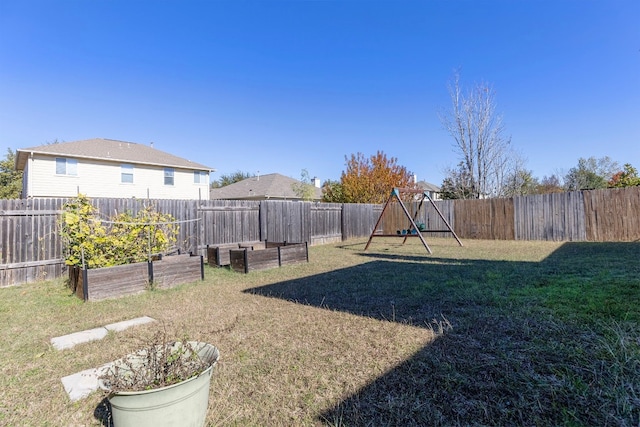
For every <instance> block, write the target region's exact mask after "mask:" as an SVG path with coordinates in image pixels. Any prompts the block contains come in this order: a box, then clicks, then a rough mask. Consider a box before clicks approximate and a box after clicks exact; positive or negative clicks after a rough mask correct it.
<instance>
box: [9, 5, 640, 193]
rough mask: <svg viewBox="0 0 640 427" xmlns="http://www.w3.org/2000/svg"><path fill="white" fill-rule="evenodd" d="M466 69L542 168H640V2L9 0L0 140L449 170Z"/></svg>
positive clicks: (260, 165)
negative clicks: (383, 158) (599, 164)
mask: <svg viewBox="0 0 640 427" xmlns="http://www.w3.org/2000/svg"><path fill="white" fill-rule="evenodd" d="M456 69H460V72H461V78H462V83H463V85H466V86H468V87H470V86H472V85H474V84H476V83H478V82H481V81H484V82H488V83H490V84H491V85H492V86H493V88H494V89H495V92H496V101H497V110H498V111H499V112H500V113H501V114H502V116H503V120H504V124H505V127H506V134H507V135H509V136H511V138H512V144H513V146H514V148H515V149H516V150H518V151H519V152H520V153H521V155H522V156H523V157H524V158H525V159H526V160H527V165H526V166H527V168H528V169H530V170H532V171H533V174H534V176H537V177H542V176H544V175H551V174H553V173H566V171H568V169H569V168H571V167H573V166H575V165H576V164H577V160H578V158H579V157H590V156H595V157H603V156H610V157H611V158H612V159H613V160H616V161H618V162H620V163H621V164H622V163H625V162H630V163H632V164H633V165H634V166H635V167H636V168H639V169H640V1H637V0H608V1H605V0H575V1H573V0H555V1H546V0H509V1H506V0H493V1H482V0H467V1H461V0H449V1H445V0H438V1H436V0H423V1H417V0H395V1H376V0H333V1H332V0H318V1H304V0H289V1H280V0H253V1H243V0H218V1H214V0H212V1H190V0H183V1H177V0H176V1H173V0H154V1H146V0H108V1H105V0H74V1H71V0H48V1H35V0H1V1H0V152H1V153H2V155H3V156H4V155H5V154H6V151H7V148H11V149H13V150H15V149H18V148H26V147H31V146H36V145H41V144H44V143H48V142H53V141H55V140H58V141H76V140H80V139H88V138H94V137H101V138H112V139H119V140H124V141H131V142H137V143H145V144H147V143H150V142H152V141H153V142H154V146H155V148H158V149H161V150H164V151H168V152H170V153H172V154H176V155H178V156H181V157H185V158H187V159H190V160H194V161H197V162H200V163H203V164H205V165H208V166H210V167H212V168H215V169H216V170H217V171H216V172H215V173H214V174H213V175H212V179H214V180H215V179H218V178H219V177H220V176H221V175H225V174H231V173H233V172H235V171H243V172H249V173H260V174H266V173H272V172H277V173H281V174H283V175H286V176H290V177H293V178H300V176H301V172H302V170H303V169H306V170H307V171H308V173H309V174H310V176H317V177H318V178H320V179H321V180H322V181H324V180H326V179H333V180H338V179H339V178H340V174H341V172H342V171H343V170H344V167H345V156H350V155H351V154H352V153H357V152H362V153H363V154H365V155H366V156H370V155H372V154H375V152H376V151H378V150H381V151H383V152H384V153H386V154H387V155H388V156H389V157H396V158H397V159H398V163H399V164H400V165H402V166H405V167H406V168H407V169H408V170H409V171H411V172H413V173H415V174H417V175H418V178H419V179H424V180H427V181H429V182H432V183H435V184H438V185H439V184H440V183H441V182H442V178H443V176H444V170H445V168H447V167H450V166H455V164H457V162H458V158H457V155H456V152H455V151H454V150H453V148H452V142H453V141H452V139H451V137H450V136H448V135H447V133H446V132H445V131H444V130H443V128H442V125H441V123H440V121H439V119H438V112H439V111H441V110H444V109H447V108H448V107H450V100H449V96H448V92H447V83H448V81H449V80H450V79H451V77H452V74H453V71H454V70H456Z"/></svg>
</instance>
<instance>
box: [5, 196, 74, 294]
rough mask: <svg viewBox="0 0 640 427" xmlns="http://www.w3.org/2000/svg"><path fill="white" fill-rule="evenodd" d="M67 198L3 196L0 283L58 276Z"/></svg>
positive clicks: (61, 265) (60, 272)
mask: <svg viewBox="0 0 640 427" xmlns="http://www.w3.org/2000/svg"><path fill="white" fill-rule="evenodd" d="M63 203H64V199H23V200H0V287H4V286H10V285H13V284H16V283H28V282H33V281H37V280H43V279H47V278H55V277H59V276H60V275H61V274H62V270H63V268H64V262H63V256H62V246H61V245H60V243H59V237H58V232H57V229H58V217H59V214H60V212H61V206H62V204H63Z"/></svg>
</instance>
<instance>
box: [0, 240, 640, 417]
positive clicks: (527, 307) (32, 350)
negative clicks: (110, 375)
mask: <svg viewBox="0 0 640 427" xmlns="http://www.w3.org/2000/svg"><path fill="white" fill-rule="evenodd" d="M400 242H401V240H400V239H389V240H386V241H385V240H383V239H376V240H374V242H373V244H372V246H371V247H370V248H369V250H368V251H366V252H364V251H363V249H364V244H365V243H366V242H365V241H364V240H355V241H347V242H343V243H340V244H335V245H324V246H316V247H311V248H310V254H309V256H310V263H308V264H300V265H292V266H287V267H283V268H281V269H275V270H267V271H260V272H252V273H250V274H247V275H245V274H240V273H234V272H231V271H229V270H227V269H212V268H208V267H206V271H205V275H206V279H205V281H203V282H198V283H195V284H189V285H184V286H181V287H179V288H176V289H172V290H167V291H152V292H147V293H145V294H143V295H137V296H133V297H125V298H120V299H115V300H108V301H103V302H94V303H83V302H81V301H80V300H79V299H77V298H76V297H75V296H73V295H71V294H70V292H69V290H68V289H67V288H66V287H65V285H64V282H63V281H62V280H58V281H49V282H41V283H36V284H29V285H23V286H18V287H12V288H4V289H0V343H1V344H0V425H3V426H23V425H29V426H40V425H52V426H53V425H56V426H58V425H63V426H89V425H96V426H100V425H108V422H107V420H105V406H104V403H103V399H104V397H105V396H104V395H102V394H101V393H100V392H96V393H94V394H93V395H91V396H89V397H88V398H86V399H84V400H80V401H78V402H70V401H69V399H68V397H67V395H66V393H65V392H64V388H63V386H62V383H61V382H60V378H61V377H63V376H66V375H70V374H73V373H76V372H78V371H81V370H84V369H88V368H93V367H97V366H100V365H102V364H104V363H106V362H109V361H112V360H115V359H117V358H119V357H121V356H123V355H124V354H126V353H128V352H130V351H133V350H135V349H136V348H137V347H136V346H138V345H139V344H140V342H141V341H142V340H143V339H144V338H148V337H149V336H150V335H152V334H153V332H154V331H155V330H156V329H157V328H158V327H159V326H160V325H158V324H156V325H145V326H137V327H134V328H131V329H128V330H126V331H124V332H118V333H110V334H109V335H108V336H107V337H106V338H105V339H104V340H101V341H96V342H92V343H86V344H81V345H79V346H76V347H75V348H73V349H69V350H64V351H58V350H55V349H54V348H53V347H52V346H51V345H50V339H51V338H52V337H56V336H60V335H65V334H68V333H72V332H77V331H80V330H84V329H89V328H94V327H98V326H102V325H106V324H108V323H113V322H118V321H122V320H127V319H131V318H134V317H140V316H145V315H146V316H150V317H153V318H155V319H157V320H159V321H161V322H162V323H163V324H164V325H165V326H166V327H168V328H170V329H171V330H173V331H175V334H176V335H180V336H182V335H184V334H187V335H188V336H189V337H190V338H193V339H198V340H201V341H207V342H210V343H212V344H214V345H216V346H217V347H218V348H219V349H220V352H221V358H220V362H219V364H218V366H217V367H216V369H215V371H214V374H213V377H212V385H211V398H210V405H209V414H208V424H209V425H216V426H217V425H221V426H227V425H232V426H233V425H237V426H262V425H269V426H271V425H276V426H289V425H319V426H321V425H328V426H362V425H375V426H381V425H382V426H384V425H389V426H400V425H402V426H410V425H434V426H435V425H443V426H451V425H464V426H466V425H509V426H510V425H526V426H533V425H567V426H582V425H585V426H595V425H597V426H638V425H639V424H640V308H639V307H640V243H637V242H636V243H554V242H503V241H470V240H467V241H464V244H465V246H464V247H462V248H461V247H458V246H457V243H456V242H455V241H454V240H452V239H429V240H428V242H429V245H430V247H431V248H432V249H433V255H428V254H427V253H426V251H425V249H424V248H423V247H422V246H421V245H420V244H419V241H417V239H413V241H410V242H408V243H407V244H406V245H404V246H401V245H399V243H400Z"/></svg>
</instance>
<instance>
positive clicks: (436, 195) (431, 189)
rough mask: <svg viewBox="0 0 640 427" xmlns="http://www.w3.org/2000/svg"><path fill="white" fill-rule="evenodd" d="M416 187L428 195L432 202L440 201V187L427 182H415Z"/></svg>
mask: <svg viewBox="0 0 640 427" xmlns="http://www.w3.org/2000/svg"><path fill="white" fill-rule="evenodd" d="M416 185H417V186H418V188H419V189H421V190H422V191H424V192H425V193H427V194H429V197H431V199H432V200H440V199H441V197H440V192H441V191H440V187H438V186H437V185H434V184H431V183H430V182H427V181H418V182H416Z"/></svg>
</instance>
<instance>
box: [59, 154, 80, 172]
mask: <svg viewBox="0 0 640 427" xmlns="http://www.w3.org/2000/svg"><path fill="white" fill-rule="evenodd" d="M56 175H72V176H76V175H78V161H77V160H76V159H66V158H63V157H56Z"/></svg>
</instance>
